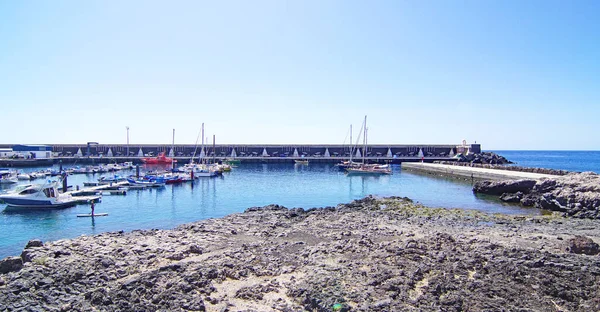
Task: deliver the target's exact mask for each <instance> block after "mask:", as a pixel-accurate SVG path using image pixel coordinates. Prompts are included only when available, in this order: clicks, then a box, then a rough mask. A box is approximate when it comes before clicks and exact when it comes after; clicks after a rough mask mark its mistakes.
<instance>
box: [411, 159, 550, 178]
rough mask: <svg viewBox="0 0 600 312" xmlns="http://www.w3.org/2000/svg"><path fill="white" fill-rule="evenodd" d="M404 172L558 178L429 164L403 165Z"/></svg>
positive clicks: (440, 174)
mask: <svg viewBox="0 0 600 312" xmlns="http://www.w3.org/2000/svg"><path fill="white" fill-rule="evenodd" d="M402 170H407V171H415V172H422V173H427V174H432V175H439V176H447V177H456V178H462V179H472V180H519V179H533V180H540V179H544V178H556V177H558V176H556V175H551V174H542V173H531V172H521V171H512V170H502V169H488V168H477V167H467V166H455V165H442V164H428V163H419V162H417V163H402Z"/></svg>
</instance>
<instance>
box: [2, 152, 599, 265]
mask: <svg viewBox="0 0 600 312" xmlns="http://www.w3.org/2000/svg"><path fill="white" fill-rule="evenodd" d="M519 153H521V154H519V155H520V156H519V155H517V154H515V155H513V157H512V158H511V156H510V155H511V154H510V152H506V153H502V152H501V153H500V154H501V155H503V156H505V157H507V158H508V159H511V160H515V159H518V160H517V162H518V164H519V165H527V166H536V167H547V168H551V167H548V165H550V166H552V165H556V162H555V161H552V162H551V161H549V162H548V163H549V164H548V163H546V164H544V163H541V162H537V163H535V161H533V160H532V161H531V162H527V161H526V160H527V159H532V158H533V157H535V156H531V155H530V154H528V153H527V152H519ZM560 155H562V154H560V153H559V154H557V157H558V156H560ZM515 156H519V157H515ZM542 156H543V155H541V154H540V155H538V159H546V158H544V157H542ZM597 156H600V155H598V154H596V155H592V157H597ZM586 157H587V156H586ZM548 158H549V159H553V160H554V158H552V157H548ZM555 158H556V157H555ZM561 159H562V158H561ZM596 161H597V158H596ZM523 162H525V164H523ZM559 166H560V164H559ZM154 168H155V167H153V169H154ZM575 168H577V169H571V170H576V171H588V170H594V169H593V168H592V169H587V168H582V167H575ZM38 169H41V168H28V169H24V171H35V170H38ZM146 169H150V168H146ZM555 169H567V168H566V167H565V168H560V167H557V168H555ZM134 173H135V170H130V171H120V172H117V173H116V174H118V175H123V176H126V175H130V174H134ZM114 174H115V173H104V174H102V175H100V174H79V175H70V176H69V178H68V181H69V185H73V186H76V185H79V186H82V185H83V182H88V181H97V180H98V178H99V177H101V176H110V175H114ZM52 178H54V177H52ZM39 182H41V181H40V180H37V181H35V182H34V183H39ZM4 189H5V190H6V187H4ZM370 194H372V195H377V196H406V197H409V198H411V199H413V200H414V201H415V202H419V203H422V204H423V205H425V206H428V207H445V208H464V209H475V210H480V211H484V212H490V213H508V214H540V213H541V212H540V211H539V210H537V209H533V208H523V207H520V206H518V205H513V204H506V203H502V202H500V201H498V200H497V199H496V198H494V197H488V196H479V195H477V196H476V195H474V194H473V192H472V185H471V183H470V182H465V181H459V180H456V179H445V178H436V177H431V176H429V175H420V174H413V173H409V172H403V171H402V170H401V168H400V166H393V174H392V175H390V176H380V177H372V176H347V175H346V174H344V173H343V172H339V171H338V170H337V169H336V168H335V167H334V166H333V165H331V164H319V163H314V164H313V163H311V164H309V165H294V164H285V163H278V164H260V163H259V164H241V165H239V167H237V168H234V169H233V171H232V172H226V173H224V174H223V176H222V177H217V178H204V179H199V180H196V181H195V182H194V183H193V184H192V183H184V184H180V185H167V186H165V187H164V188H158V189H145V190H130V191H128V193H127V195H125V196H118V195H114V196H103V198H102V201H101V202H100V203H98V204H96V207H95V212H96V213H108V216H106V217H96V218H77V214H84V213H89V212H90V207H89V205H78V206H75V207H71V208H65V209H58V210H50V211H23V210H14V209H7V208H6V205H4V204H0V211H1V213H0V229H2V231H0V258H4V257H6V256H11V255H18V254H19V253H20V252H21V250H22V249H23V247H24V246H25V244H26V243H27V241H28V240H30V239H41V240H42V241H49V240H58V239H66V238H73V237H77V236H79V235H94V234H99V233H102V232H108V231H121V230H122V231H132V230H135V229H153V228H158V229H168V228H173V227H175V226H177V225H180V224H183V223H188V222H193V221H198V220H202V219H207V218H218V217H222V216H225V215H228V214H231V213H238V212H243V211H244V210H245V209H246V208H248V207H253V206H264V205H268V204H279V205H283V206H286V207H289V208H291V207H302V208H312V207H325V206H335V205H337V204H340V203H347V202H350V201H352V200H354V199H359V198H362V197H365V196H367V195H370Z"/></svg>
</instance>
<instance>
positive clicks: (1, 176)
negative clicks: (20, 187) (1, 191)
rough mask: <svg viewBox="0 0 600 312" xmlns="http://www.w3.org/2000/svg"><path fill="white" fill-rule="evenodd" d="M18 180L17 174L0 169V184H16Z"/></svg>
mask: <svg viewBox="0 0 600 312" xmlns="http://www.w3.org/2000/svg"><path fill="white" fill-rule="evenodd" d="M18 181H19V179H18V178H17V172H16V171H13V170H10V169H7V168H0V184H13V183H17V182H18Z"/></svg>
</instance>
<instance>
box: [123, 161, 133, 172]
mask: <svg viewBox="0 0 600 312" xmlns="http://www.w3.org/2000/svg"><path fill="white" fill-rule="evenodd" d="M121 168H122V169H123V170H128V169H133V168H135V166H134V165H133V162H132V161H126V162H124V163H122V164H121Z"/></svg>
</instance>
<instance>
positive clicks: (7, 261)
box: [0, 257, 23, 274]
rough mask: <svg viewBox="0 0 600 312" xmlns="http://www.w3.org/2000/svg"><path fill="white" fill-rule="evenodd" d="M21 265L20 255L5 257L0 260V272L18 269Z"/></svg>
mask: <svg viewBox="0 0 600 312" xmlns="http://www.w3.org/2000/svg"><path fill="white" fill-rule="evenodd" d="M22 267H23V260H22V259H21V257H6V258H4V259H2V260H0V274H4V273H8V272H16V271H19V270H20V269H21V268H22Z"/></svg>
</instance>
